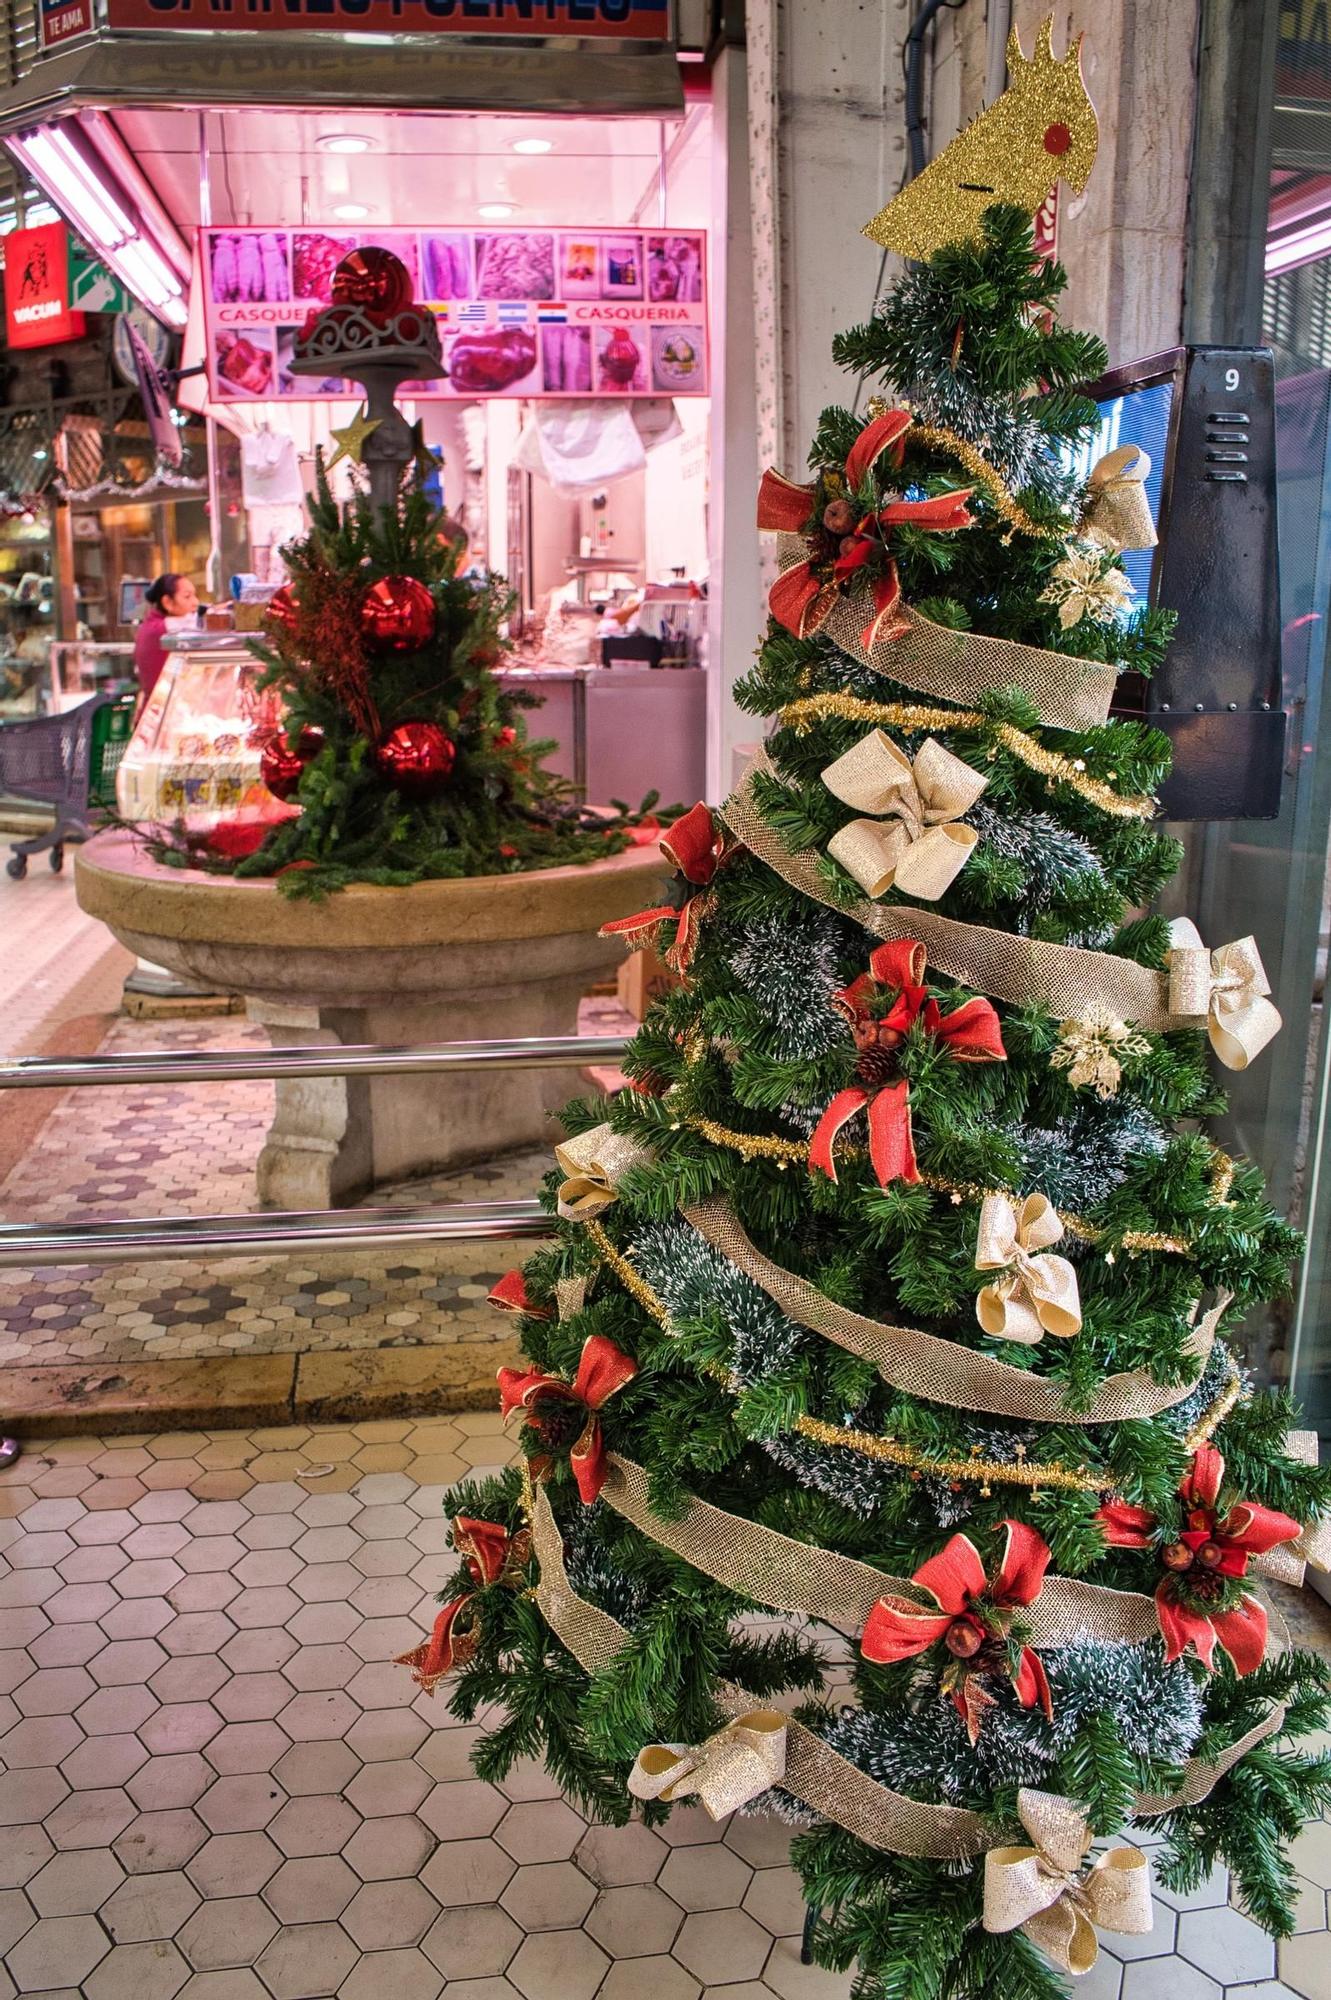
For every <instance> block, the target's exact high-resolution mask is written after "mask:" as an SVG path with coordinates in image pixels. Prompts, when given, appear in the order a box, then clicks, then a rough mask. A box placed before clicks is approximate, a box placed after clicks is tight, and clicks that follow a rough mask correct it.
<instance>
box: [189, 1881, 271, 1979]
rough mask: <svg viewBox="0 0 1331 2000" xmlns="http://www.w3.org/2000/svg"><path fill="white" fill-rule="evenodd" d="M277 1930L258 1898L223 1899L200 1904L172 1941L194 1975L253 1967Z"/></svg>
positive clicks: (230, 1897) (266, 1907)
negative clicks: (229, 1967)
mask: <svg viewBox="0 0 1331 2000" xmlns="http://www.w3.org/2000/svg"><path fill="white" fill-rule="evenodd" d="M278 1928H279V1926H278V1920H277V1918H276V1917H275V1916H274V1915H273V1912H272V1911H271V1910H270V1909H269V1907H268V1905H267V1904H266V1903H265V1902H262V1901H261V1900H260V1898H259V1897H258V1896H224V1897H221V1898H219V1899H218V1901H216V1902H212V1903H203V1904H201V1905H200V1907H199V1908H198V1909H197V1910H196V1911H195V1912H194V1914H193V1916H192V1917H191V1918H190V1920H189V1922H188V1923H187V1924H185V1925H184V1926H183V1927H182V1929H181V1931H180V1933H179V1935H178V1937H177V1939H176V1942H177V1944H178V1945H179V1946H180V1949H181V1951H182V1952H183V1953H184V1954H185V1957H186V1958H187V1959H188V1960H189V1962H190V1965H191V1966H192V1967H193V1968H194V1970H195V1971H196V1972H218V1971H222V1970H224V1969H225V1968H226V1967H228V1966H233V1965H253V1963H254V1961H255V1959H256V1958H257V1957H258V1956H259V1953H260V1952H261V1951H262V1950H263V1948H264V1946H265V1945H266V1944H267V1943H268V1940H269V1939H270V1938H271V1937H273V1936H275V1935H276V1933H277V1930H278Z"/></svg>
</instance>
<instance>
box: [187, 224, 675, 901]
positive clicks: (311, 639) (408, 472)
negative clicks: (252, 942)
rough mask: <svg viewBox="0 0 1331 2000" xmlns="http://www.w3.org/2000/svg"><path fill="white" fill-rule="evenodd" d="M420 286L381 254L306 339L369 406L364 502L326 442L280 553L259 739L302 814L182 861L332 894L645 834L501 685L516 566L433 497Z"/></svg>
mask: <svg viewBox="0 0 1331 2000" xmlns="http://www.w3.org/2000/svg"><path fill="white" fill-rule="evenodd" d="M411 292H412V287H411V278H410V275H409V273H408V271H407V268H406V266H405V265H404V264H403V263H402V262H401V260H400V259H399V258H398V257H395V256H394V255H393V253H392V252H391V251H389V250H385V249H382V248H380V247H379V246H377V245H374V244H369V245H366V246H365V247H364V248H363V249H360V250H356V251H353V252H351V253H350V255H349V256H347V257H346V258H345V259H344V260H343V262H342V263H341V264H340V265H339V266H338V268H337V270H336V272H335V273H334V275H333V280H332V304H331V305H329V306H328V307H326V308H325V309H324V310H323V311H320V312H315V313H312V314H311V315H310V319H309V322H308V324H307V325H306V326H305V327H304V328H302V330H301V332H300V334H299V335H298V336H297V339H296V343H295V358H294V362H293V370H294V372H295V373H297V374H301V373H303V374H312V375H317V376H319V377H321V378H322V377H330V376H338V375H345V376H348V377H354V378H355V379H357V380H359V381H362V382H363V383H364V384H365V386H366V391H367V403H366V405H365V407H364V408H363V409H362V410H361V411H360V412H359V413H358V414H357V415H356V417H355V418H354V419H353V421H352V422H351V423H350V424H348V425H347V426H346V427H345V428H344V429H342V430H341V431H336V432H334V437H335V439H336V441H337V450H336V451H335V452H334V454H333V456H332V458H331V459H330V461H329V465H330V466H331V465H333V464H336V463H337V461H338V460H340V459H343V458H346V459H347V460H348V461H349V463H350V465H351V466H352V468H353V470H352V475H351V476H352V478H353V480H354V481H355V483H356V490H355V492H354V494H353V497H352V498H351V499H350V500H349V501H347V502H346V503H339V502H338V501H337V500H336V499H335V498H334V496H333V493H332V490H331V487H330V485H329V481H328V476H327V468H326V467H325V465H324V461H323V457H322V454H318V455H317V456H316V494H315V498H314V501H313V503H312V505H311V507H310V527H309V531H308V533H307V534H305V535H304V536H302V537H300V538H299V539H298V540H296V541H294V542H292V543H290V544H289V545H288V546H287V547H286V548H285V549H284V550H283V551H282V553H283V558H284V560H285V563H286V566H287V571H288V581H287V583H285V584H284V585H283V586H282V587H281V588H280V589H279V590H278V591H277V593H276V595H275V596H274V597H273V598H272V600H271V602H270V604H269V607H268V613H267V621H266V623H267V630H266V633H265V636H264V638H263V639H262V640H260V641H257V642H255V644H254V646H253V650H254V652H255V653H256V654H257V656H258V657H259V659H260V660H261V662H262V666H263V670H262V672H261V674H260V676H259V678H258V681H257V684H256V685H257V695H258V706H259V709H260V711H261V713H260V715H259V716H258V717H256V728H255V730H254V731H252V733H251V744H252V745H253V744H254V743H255V742H256V741H257V742H258V743H259V745H260V747H261V751H262V758H261V767H260V768H261V774H262V777H263V780H264V783H265V784H266V786H267V787H268V790H269V792H270V793H271V794H272V795H273V797H274V798H275V799H277V800H279V801H281V802H284V803H287V804H289V805H290V807H291V810H290V812H289V813H288V814H287V815H286V816H284V817H281V818H278V817H277V816H275V815H273V814H271V813H269V814H267V815H254V814H246V815H243V816H241V817H240V818H238V819H234V820H230V821H225V822H223V823H222V825H220V826H218V827H215V828H212V829H210V830H209V831H208V832H207V833H206V834H202V835H191V834H189V833H187V832H186V830H185V828H184V827H183V826H181V827H177V828H175V829H173V830H172V831H171V833H169V834H162V835H161V837H160V838H158V839H156V840H155V841H153V842H151V843H150V844H151V845H152V846H153V847H154V850H155V851H156V852H157V853H158V855H159V856H160V858H162V859H164V860H167V861H174V862H177V863H182V864H198V863H199V862H202V863H203V865H205V866H211V867H213V868H215V869H216V868H225V869H228V870H234V872H235V873H236V874H238V875H277V876H280V877H281V878H282V879H281V886H282V888H283V889H284V891H286V892H287V893H288V894H292V895H321V894H323V893H325V892H327V891H328V890H330V889H338V888H341V887H343V886H344V885H345V884H347V883H348V882H372V883H378V884H381V885H386V886H405V885H407V884H409V883H412V882H420V881H424V880H426V879H438V878H447V877H450V876H460V875H500V874H508V873H513V872H517V871H519V870H522V869H528V868H545V867H551V866H554V865H556V864H558V863H561V862H583V861H590V860H596V859H599V858H600V857H602V856H604V855H606V854H609V853H613V852H614V851H615V850H616V849H617V848H620V847H623V846H624V845H626V843H627V838H628V836H627V833H626V831H625V828H626V819H625V817H624V815H623V814H611V813H609V812H605V811H602V812H588V811H587V810H586V809H585V808H583V807H581V806H580V805H579V804H578V803H577V801H576V799H575V796H574V792H573V788H572V786H570V785H569V784H568V783H567V782H566V781H564V780H563V779H561V778H559V777H557V776H556V775H555V774H554V773H553V772H551V771H548V770H546V769H544V768H543V765H542V758H543V757H545V756H547V755H548V754H549V753H550V752H551V751H552V750H554V748H555V747H556V746H555V744H554V743H553V742H552V741H534V740H531V739H530V738H529V736H528V733H527V730H526V727H525V723H524V721H523V716H522V711H523V710H524V709H529V708H536V707H539V705H540V704H539V697H537V696H535V695H529V694H521V693H515V692H512V691H510V690H506V689H505V688H504V687H503V686H502V685H501V683H500V682H499V681H498V680H497V679H496V678H495V671H494V670H495V668H496V667H498V666H500V665H501V664H502V662H503V660H504V658H505V655H506V653H507V652H508V651H509V648H508V645H507V642H506V640H505V639H504V638H503V637H502V630H503V627H504V624H505V621H506V620H507V619H509V618H510V617H511V615H512V613H513V611H514V610H515V608H516V598H515V597H514V595H513V593H512V592H511V591H510V590H509V588H508V586H507V584H506V583H505V582H504V579H503V578H502V577H498V576H494V575H484V574H479V575H478V574H472V573H470V572H469V570H468V568H467V542H466V535H465V533H464V531H463V530H462V528H461V527H460V526H459V524H458V523H457V522H456V521H455V520H453V519H452V518H451V517H450V516H449V515H448V514H447V513H445V512H444V511H443V509H442V508H441V507H440V506H439V505H438V504H437V503H436V502H435V501H434V500H432V499H431V497H430V493H429V485H428V482H429V481H430V480H431V479H432V478H433V476H434V475H435V474H436V472H437V466H436V464H435V460H434V458H433V456H432V454H431V453H430V452H429V450H428V449H427V448H426V446H425V444H424V441H423V438H422V433H421V428H420V426H419V424H416V425H411V424H408V423H407V421H406V419H405V418H404V416H403V415H402V413H401V411H400V410H399V409H398V408H397V406H396V394H397V391H398V390H399V389H400V388H401V386H402V385H403V384H404V383H406V382H409V381H412V380H416V381H419V380H421V379H426V380H428V379H430V378H433V377H435V376H438V375H440V374H442V373H443V372H444V371H443V362H442V358H441V354H440V344H439V332H438V326H437V323H436V321H435V318H434V315H433V314H432V313H431V312H430V311H429V310H428V308H426V307H423V306H420V305H417V304H416V303H415V302H414V300H413V299H412V295H411ZM654 802H655V801H654V799H651V798H649V799H647V800H645V801H644V802H643V807H642V810H643V811H646V810H647V809H648V808H650V806H651V805H652V804H653V803H654ZM667 817H668V815H667Z"/></svg>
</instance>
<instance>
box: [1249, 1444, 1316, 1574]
mask: <svg viewBox="0 0 1331 2000" xmlns="http://www.w3.org/2000/svg"><path fill="white" fill-rule="evenodd" d="M1285 1455H1286V1457H1288V1458H1292V1459H1295V1460H1297V1462H1298V1463H1299V1464H1300V1465H1316V1463H1317V1458H1318V1439H1317V1433H1316V1431H1286V1432H1285ZM1251 1567H1252V1568H1253V1569H1254V1570H1256V1572H1257V1574H1258V1575H1259V1576H1265V1577H1270V1578H1271V1580H1272V1581H1273V1582H1274V1583H1288V1584H1291V1585H1292V1586H1293V1588H1294V1589H1295V1590H1298V1589H1300V1588H1301V1587H1302V1584H1303V1573H1304V1570H1305V1568H1307V1569H1317V1570H1322V1571H1326V1570H1331V1514H1323V1515H1320V1516H1319V1517H1318V1518H1317V1519H1316V1520H1312V1521H1307V1522H1305V1523H1304V1528H1303V1533H1302V1534H1301V1535H1300V1536H1299V1538H1298V1540H1297V1541H1296V1542H1277V1544H1276V1546H1275V1547H1274V1548H1273V1549H1268V1550H1267V1551H1266V1554H1265V1555H1260V1556H1254V1557H1253V1559H1252V1564H1251Z"/></svg>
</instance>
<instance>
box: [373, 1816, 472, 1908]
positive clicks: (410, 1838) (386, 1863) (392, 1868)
mask: <svg viewBox="0 0 1331 2000" xmlns="http://www.w3.org/2000/svg"><path fill="white" fill-rule="evenodd" d="M466 1844H467V1843H465V1842H459V1843H457V1845H466ZM434 1848H435V1838H434V1835H433V1834H432V1833H431V1832H430V1829H429V1828H428V1827H427V1826H422V1825H421V1823H420V1821H419V1820H418V1819H417V1818H416V1817H415V1815H414V1814H413V1813H403V1814H401V1815H400V1816H397V1817H394V1818H391V1819H373V1820H367V1821H366V1822H365V1825H364V1826H361V1827H358V1828H357V1829H356V1831H355V1833H353V1834H352V1836H351V1839H350V1840H349V1841H348V1842H347V1844H346V1846H345V1847H344V1848H343V1849H342V1858H343V1860H344V1861H346V1862H347V1863H348V1865H349V1866H350V1867H352V1868H354V1869H355V1871H356V1873H357V1875H358V1876H359V1877H360V1879H361V1881H362V1882H386V1881H389V1880H391V1878H392V1877H393V1876H395V1875H419V1874H420V1873H421V1870H422V1868H423V1867H424V1865H425V1862H426V1861H427V1859H428V1858H429V1856H430V1855H431V1854H432V1853H433V1851H434ZM450 1851H451V1852H456V1847H455V1848H453V1849H451V1850H450ZM495 1852H496V1853H498V1852H499V1849H498V1848H496V1849H495ZM505 1859H507V1856H505ZM426 1887H427V1888H428V1887H429V1884H428V1883H427V1884H426ZM431 1893H433V1891H432V1892H431ZM438 1900H439V1901H441V1902H442V1901H443V1900H444V1899H443V1898H442V1897H440V1898H439V1899H438ZM449 1900H450V1901H451V1900H452V1898H450V1899H449Z"/></svg>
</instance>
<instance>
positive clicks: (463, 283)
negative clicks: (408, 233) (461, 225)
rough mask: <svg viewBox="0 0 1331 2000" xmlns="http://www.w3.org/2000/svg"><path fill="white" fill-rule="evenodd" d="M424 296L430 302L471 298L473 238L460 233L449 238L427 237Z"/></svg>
mask: <svg viewBox="0 0 1331 2000" xmlns="http://www.w3.org/2000/svg"><path fill="white" fill-rule="evenodd" d="M421 240H422V242H423V244H424V247H425V297H426V298H427V299H430V300H436V299H438V300H442V299H469V298H470V297H471V237H470V236H468V235H464V234H463V232H462V231H461V230H455V231H453V232H452V233H451V234H449V235H447V236H426V237H423V238H422V239H421Z"/></svg>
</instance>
